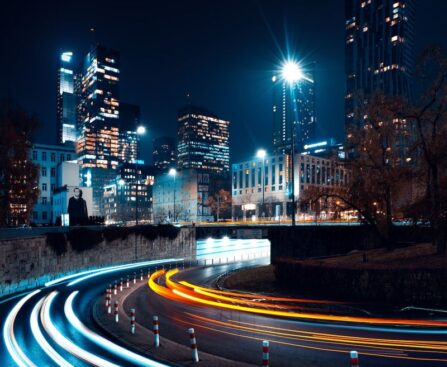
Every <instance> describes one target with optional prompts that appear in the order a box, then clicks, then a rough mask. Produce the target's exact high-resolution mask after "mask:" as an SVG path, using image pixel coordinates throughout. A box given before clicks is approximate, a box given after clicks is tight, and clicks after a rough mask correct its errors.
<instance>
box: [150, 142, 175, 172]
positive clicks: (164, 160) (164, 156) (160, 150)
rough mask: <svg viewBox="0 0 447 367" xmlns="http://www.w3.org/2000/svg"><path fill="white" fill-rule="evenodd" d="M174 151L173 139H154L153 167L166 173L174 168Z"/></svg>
mask: <svg viewBox="0 0 447 367" xmlns="http://www.w3.org/2000/svg"><path fill="white" fill-rule="evenodd" d="M175 150H176V145H175V139H174V138H172V137H170V136H162V137H159V138H156V139H154V142H153V150H152V160H153V162H154V166H155V167H156V168H157V169H158V170H159V171H167V170H168V169H169V168H174V167H175V166H176V164H177V160H176V157H175V156H176V154H175Z"/></svg>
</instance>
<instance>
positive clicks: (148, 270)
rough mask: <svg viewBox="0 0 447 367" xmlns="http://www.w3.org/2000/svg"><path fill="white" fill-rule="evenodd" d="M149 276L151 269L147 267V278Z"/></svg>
mask: <svg viewBox="0 0 447 367" xmlns="http://www.w3.org/2000/svg"><path fill="white" fill-rule="evenodd" d="M150 277H151V269H147V279H149V278H150Z"/></svg>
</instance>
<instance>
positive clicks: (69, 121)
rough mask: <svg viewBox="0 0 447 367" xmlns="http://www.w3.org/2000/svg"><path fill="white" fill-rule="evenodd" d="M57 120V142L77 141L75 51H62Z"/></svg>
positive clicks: (58, 70) (58, 83) (58, 76)
mask: <svg viewBox="0 0 447 367" xmlns="http://www.w3.org/2000/svg"><path fill="white" fill-rule="evenodd" d="M56 80H57V96H56V108H57V114H56V122H57V128H58V129H57V134H58V136H57V142H58V143H60V144H63V143H65V142H66V141H72V142H74V141H76V120H77V116H76V106H77V98H76V93H75V80H76V70H75V68H74V64H73V52H71V51H66V52H63V53H61V55H60V58H59V67H58V69H57V78H56Z"/></svg>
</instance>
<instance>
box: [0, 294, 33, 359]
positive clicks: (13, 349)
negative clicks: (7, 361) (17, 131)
mask: <svg viewBox="0 0 447 367" xmlns="http://www.w3.org/2000/svg"><path fill="white" fill-rule="evenodd" d="M39 292H40V289H37V290H35V291H34V292H32V293H30V294H28V295H27V296H25V297H23V298H22V299H21V300H20V301H19V302H17V304H16V305H15V306H14V307H13V309H12V310H11V311H10V312H9V314H8V316H7V317H6V320H5V323H4V325H3V340H4V342H5V345H6V348H7V349H8V352H9V354H10V356H11V357H12V359H13V360H14V361H15V362H16V363H17V365H18V366H20V367H37V366H36V365H35V364H34V363H33V362H31V360H30V359H29V358H28V357H27V356H26V355H25V353H24V352H23V350H22V349H21V348H20V346H19V344H18V343H17V340H16V338H15V335H14V321H15V319H16V317H17V315H18V313H19V311H20V309H21V308H22V307H23V305H24V304H25V303H26V302H27V301H28V300H29V299H30V298H31V297H33V296H34V295H36V294H37V293H39Z"/></svg>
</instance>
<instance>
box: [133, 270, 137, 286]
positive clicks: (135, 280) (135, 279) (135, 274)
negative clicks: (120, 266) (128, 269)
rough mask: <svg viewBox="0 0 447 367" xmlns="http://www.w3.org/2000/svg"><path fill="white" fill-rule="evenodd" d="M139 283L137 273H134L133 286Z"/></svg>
mask: <svg viewBox="0 0 447 367" xmlns="http://www.w3.org/2000/svg"><path fill="white" fill-rule="evenodd" d="M136 282H137V273H135V272H134V273H133V284H135V283H136Z"/></svg>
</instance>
